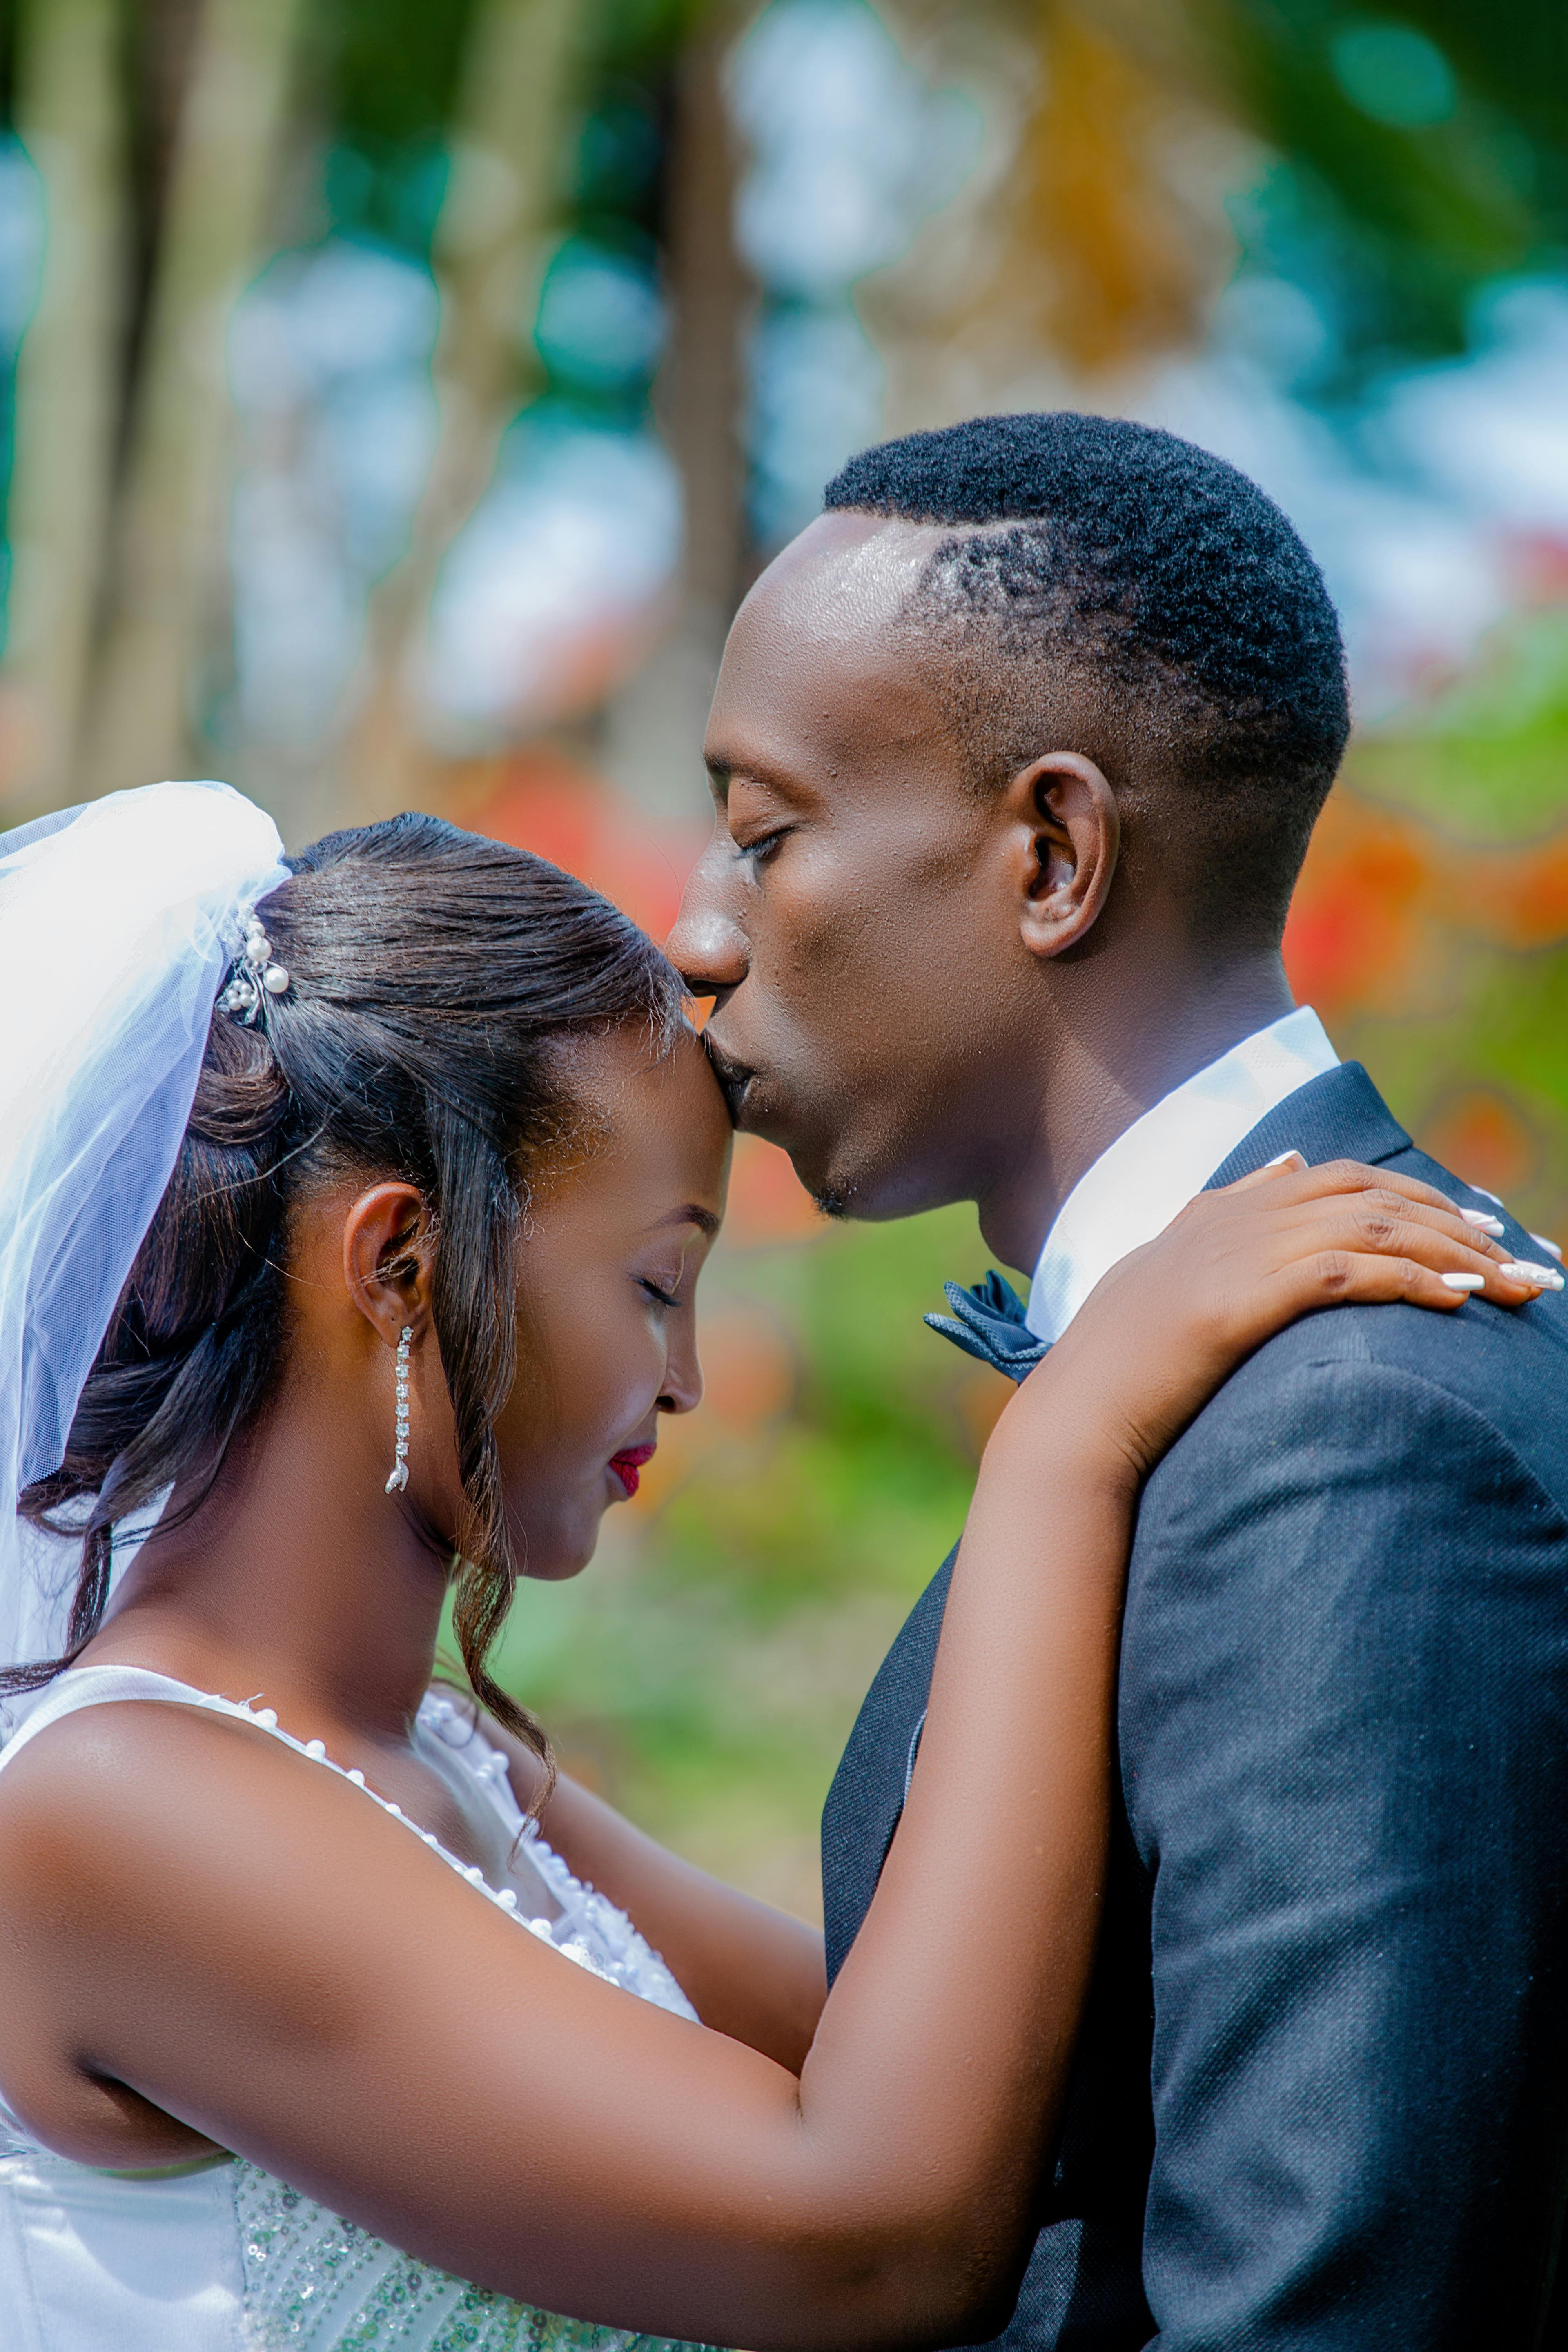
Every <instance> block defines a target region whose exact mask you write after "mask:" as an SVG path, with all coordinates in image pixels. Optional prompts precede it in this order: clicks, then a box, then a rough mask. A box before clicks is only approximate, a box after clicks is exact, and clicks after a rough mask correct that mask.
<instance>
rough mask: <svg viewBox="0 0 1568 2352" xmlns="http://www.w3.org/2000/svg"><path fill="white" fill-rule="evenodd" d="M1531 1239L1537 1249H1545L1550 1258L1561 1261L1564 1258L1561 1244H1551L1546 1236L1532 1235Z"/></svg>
mask: <svg viewBox="0 0 1568 2352" xmlns="http://www.w3.org/2000/svg"><path fill="white" fill-rule="evenodd" d="M1530 1238H1531V1241H1532V1242H1533V1243H1534V1244H1535V1246H1536V1248H1537V1249H1543V1250H1544V1251H1545V1252H1546V1255H1547V1256H1548V1257H1554V1258H1559V1259H1560V1258H1561V1257H1562V1255H1563V1250H1562V1245H1561V1244H1560V1243H1557V1242H1549V1241H1548V1240H1547V1238H1546V1235H1545V1234H1531V1236H1530Z"/></svg>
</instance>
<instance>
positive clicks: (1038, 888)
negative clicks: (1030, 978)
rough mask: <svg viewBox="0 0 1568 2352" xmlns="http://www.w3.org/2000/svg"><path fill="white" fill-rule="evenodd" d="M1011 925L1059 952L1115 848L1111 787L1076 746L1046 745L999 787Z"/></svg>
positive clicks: (1096, 901)
mask: <svg viewBox="0 0 1568 2352" xmlns="http://www.w3.org/2000/svg"><path fill="white" fill-rule="evenodd" d="M1001 814H1002V820H1003V824H1004V825H1005V828H1006V831H1007V835H1008V840H1009V851H1010V856H1011V859H1012V863H1013V866H1014V869H1015V873H1016V884H1017V899H1018V928H1019V931H1020V933H1021V936H1022V938H1023V941H1024V945H1025V946H1026V948H1027V949H1028V950H1029V951H1030V953H1031V954H1032V955H1037V956H1058V955H1060V954H1062V953H1063V952H1064V950H1066V949H1068V948H1070V947H1074V946H1076V945H1077V943H1078V941H1079V940H1081V939H1082V938H1083V937H1084V935H1085V933H1086V932H1087V931H1088V930H1089V927H1090V925H1091V924H1092V923H1093V922H1094V920H1095V919H1096V917H1097V916H1098V915H1099V913H1100V908H1102V907H1103V906H1104V904H1105V901H1106V898H1108V896H1109V895H1110V884H1111V878H1112V877H1113V876H1114V874H1115V872H1116V861H1117V858H1118V856H1120V854H1121V812H1120V810H1119V809H1118V808H1117V805H1116V795H1115V793H1113V792H1112V791H1111V789H1110V785H1109V784H1108V783H1107V782H1106V781H1105V777H1104V775H1103V774H1102V772H1100V769H1099V768H1097V767H1096V766H1095V764H1094V761H1092V760H1086V759H1085V758H1084V756H1083V754H1082V753H1081V752H1080V751H1047V752H1046V753H1045V754H1044V756H1043V757H1042V758H1040V759H1038V760H1032V761H1030V763H1029V765H1028V766H1027V767H1026V768H1020V769H1019V771H1018V772H1017V774H1016V776H1014V777H1013V778H1012V779H1011V780H1010V781H1009V782H1008V783H1007V784H1006V785H1005V787H1004V790H1003V805H1002V811H1001Z"/></svg>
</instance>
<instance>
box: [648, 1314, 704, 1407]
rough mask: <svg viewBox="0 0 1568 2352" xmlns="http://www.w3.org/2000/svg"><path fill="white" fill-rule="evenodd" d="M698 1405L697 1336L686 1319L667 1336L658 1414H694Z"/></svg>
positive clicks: (699, 1372) (699, 1384) (686, 1317)
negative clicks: (666, 1353) (668, 1338)
mask: <svg viewBox="0 0 1568 2352" xmlns="http://www.w3.org/2000/svg"><path fill="white" fill-rule="evenodd" d="M701 1402H702V1366H701V1365H700V1362H699V1361H698V1358H697V1332H696V1329H695V1327H694V1325H693V1323H692V1320H691V1318H690V1317H689V1315H688V1316H683V1317H682V1318H680V1321H679V1324H678V1325H677V1326H676V1327H675V1328H674V1329H673V1330H672V1331H671V1334H670V1342H669V1354H668V1359H667V1360H666V1362H665V1368H664V1386H663V1388H662V1389H661V1390H660V1391H659V1398H658V1409H659V1411H660V1412H696V1410H697V1408H698V1406H699V1405H700V1403H701Z"/></svg>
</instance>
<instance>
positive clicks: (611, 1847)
mask: <svg viewBox="0 0 1568 2352" xmlns="http://www.w3.org/2000/svg"><path fill="white" fill-rule="evenodd" d="M483 1722H484V1734H485V1738H487V1739H489V1740H490V1741H491V1742H493V1744H494V1745H495V1746H497V1747H499V1748H504V1749H505V1750H506V1753H507V1757H508V1759H509V1761H510V1769H511V1778H512V1783H513V1786H514V1787H515V1789H516V1790H517V1791H518V1795H519V1798H520V1801H521V1802H522V1803H523V1804H526V1803H527V1802H528V1799H529V1794H530V1792H531V1790H532V1789H533V1787H534V1785H535V1776H536V1775H537V1773H538V1769H539V1762H538V1759H537V1758H536V1757H535V1756H534V1755H533V1753H532V1752H531V1749H529V1748H525V1747H524V1746H523V1744H522V1742H521V1739H518V1738H514V1737H513V1735H512V1734H511V1733H510V1732H508V1731H506V1730H505V1729H504V1728H503V1727H501V1726H500V1724H498V1723H497V1722H495V1721H494V1719H493V1718H492V1717H489V1716H487V1717H484V1718H483ZM540 1826H541V1828H542V1831H543V1833H544V1835H545V1836H546V1838H548V1840H549V1841H550V1843H551V1844H552V1846H553V1847H554V1849H555V1851H556V1853H559V1854H560V1855H561V1856H562V1858H563V1861H564V1862H565V1863H566V1864H567V1867H568V1868H569V1869H570V1870H572V1871H573V1872H574V1874H576V1876H577V1877H579V1878H581V1879H583V1880H584V1881H585V1883H586V1884H588V1885H592V1886H597V1887H598V1888H600V1889H601V1891H602V1892H603V1893H605V1895H608V1896H609V1897H610V1900H611V1901H612V1902H613V1903H617V1904H619V1906H620V1907H621V1909H622V1910H623V1911H625V1912H626V1914H627V1916H628V1917H630V1918H633V1919H635V1920H636V1921H637V1926H638V1927H639V1928H640V1929H641V1930H642V1932H643V1934H644V1935H645V1936H646V1937H647V1940H648V1942H649V1943H650V1944H652V1945H653V1947H654V1948H655V1950H656V1951H658V1953H659V1954H660V1956H661V1957H662V1958H663V1959H664V1960H665V1961H666V1963H667V1964H668V1967H669V1969H670V1970H671V1973H672V1974H673V1975H674V1977H675V1979H676V1981H677V1983H678V1984H679V1986H680V1989H681V1990H682V1991H683V1992H684V1993H685V1995H686V1997H687V1999H688V2000H689V2001H690V2003H691V2006H692V2007H693V2009H695V2011H697V2014H698V2016H699V2017H700V2019H701V2020H702V2022H703V2024H704V2025H710V2026H711V2027H712V2028H713V2029H714V2031H715V2032H718V2033H727V2034H729V2035H731V2037H732V2038H733V2039H734V2040H735V2041H737V2042H746V2043H748V2044H749V2045H750V2047H751V2048H752V2049H753V2050H760V2051H761V2052H762V2053H763V2055H764V2056H765V2057H769V2058H774V2059H776V2060H777V2061H778V2063H779V2064H780V2065H781V2066H787V2067H788V2068H789V2070H790V2072H791V2074H799V2072H800V2070H801V2068H802V2066H803V2065H804V2064H805V2053H806V2052H807V2051H808V2050H809V2049H810V2047H811V2038H812V2035H813V2034H814V2033H815V2032H816V2023H817V2020H818V2018H819V2017H820V2016H821V2014H822V2004H823V2002H824V2000H826V1997H827V1971H826V1965H825V1962H824V1959H823V1948H822V1937H821V1936H820V1934H819V1933H818V1932H817V1930H816V1928H815V1927H807V1926H806V1925H805V1921H804V1920H801V1919H795V1918H792V1917H791V1916H790V1915H789V1914H788V1913H787V1912H785V1911H778V1910H775V1909H774V1908H773V1905H772V1904H769V1903H761V1902H758V1901H757V1899H756V1898H755V1896H753V1895H742V1892H741V1890H740V1888H739V1887H736V1886H726V1885H725V1884H724V1882H723V1881H722V1879H719V1878H715V1877H713V1876H712V1875H711V1874H710V1873H709V1872H708V1871H706V1870H700V1869H699V1868H698V1867H697V1864H695V1863H691V1862H687V1861H685V1860H684V1859H683V1858H682V1857H681V1856H680V1855H679V1854H677V1853H671V1852H670V1851H669V1848H668V1846H662V1845H660V1844H659V1843H658V1841H657V1839H654V1838H651V1837H649V1836H647V1833H646V1832H644V1831H642V1830H639V1829H637V1828H636V1827H635V1826H634V1824H633V1823H632V1822H628V1821H627V1820H626V1817H625V1815H624V1814H621V1813H618V1812H616V1810H615V1808H614V1807H613V1806H611V1805H607V1804H605V1802H604V1801H603V1800H602V1799H601V1798H598V1797H595V1796H594V1795H593V1794H592V1793H591V1792H590V1791H589V1790H586V1789H584V1788H580V1787H579V1786H578V1785H577V1783H576V1782H575V1781H574V1780H570V1779H569V1778H568V1777H567V1776H566V1775H565V1774H564V1773H563V1775H562V1776H561V1778H560V1780H558V1781H557V1782H556V1784H555V1790H554V1793H553V1795H552V1797H551V1800H550V1802H549V1804H548V1805H547V1806H546V1808H545V1811H544V1816H543V1819H542V1822H541V1824H540Z"/></svg>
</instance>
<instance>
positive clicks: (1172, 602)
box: [826, 411, 1350, 945]
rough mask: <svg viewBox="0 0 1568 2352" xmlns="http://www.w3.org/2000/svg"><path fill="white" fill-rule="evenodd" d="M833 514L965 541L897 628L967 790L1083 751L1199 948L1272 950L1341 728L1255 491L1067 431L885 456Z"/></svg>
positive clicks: (1078, 422)
mask: <svg viewBox="0 0 1568 2352" xmlns="http://www.w3.org/2000/svg"><path fill="white" fill-rule="evenodd" d="M826 506H827V507H828V508H829V509H847V510H850V511H854V512H858V513H863V514H868V515H879V516H884V517H887V518H889V519H897V520H903V521H907V522H912V523H923V524H937V525H945V526H949V527H951V536H949V537H946V538H944V539H943V540H942V541H941V543H940V544H939V545H938V546H937V548H936V549H935V551H934V552H933V553H932V554H931V558H930V560H929V562H927V564H926V566H925V568H924V571H923V572H922V574H921V580H920V583H919V585H918V587H917V589H916V591H915V593H914V595H913V597H912V598H911V599H910V604H909V605H908V607H907V608H906V611H905V613H904V615H903V619H904V622H905V624H906V625H908V626H909V628H910V631H911V633H912V635H913V637H914V639H915V642H916V646H917V648H918V649H920V650H923V651H926V652H928V653H935V654H936V655H937V656H938V662H937V676H936V680H935V682H936V683H937V685H938V688H939V690H940V691H941V693H942V697H943V698H944V700H945V702H946V704H947V707H948V709H949V710H950V713H951V715H952V719H953V722H954V726H955V729H956V730H957V733H958V737H959V740H960V744H961V746H962V749H963V758H964V761H965V765H966V768H967V770H968V772H969V773H970V775H971V778H972V780H973V782H975V783H976V784H978V785H982V786H986V787H989V786H993V785H996V784H999V783H1002V782H1005V781H1006V779H1007V778H1008V777H1009V776H1012V775H1015V774H1016V773H1017V772H1019V770H1020V769H1021V768H1023V767H1025V766H1026V765H1027V764H1028V762H1029V761H1030V760H1031V759H1034V758H1037V757H1038V756H1039V754H1040V753H1042V752H1044V751H1083V752H1086V753H1088V754H1089V756H1091V757H1093V758H1095V759H1096V760H1097V761H1098V762H1099V764H1100V766H1101V767H1103V768H1104V770H1105V772H1106V774H1107V776H1108V777H1109V778H1110V782H1111V783H1112V785H1113V786H1114V787H1115V789H1116V792H1117V795H1118V798H1119V800H1120V801H1121V804H1122V807H1123V810H1124V812H1125V813H1126V814H1127V815H1128V816H1129V817H1130V818H1131V821H1132V822H1131V826H1130V831H1129V838H1128V851H1129V853H1130V854H1131V856H1132V857H1137V856H1139V855H1140V854H1141V851H1142V849H1143V848H1144V847H1145V846H1146V849H1147V852H1148V854H1149V855H1150V856H1152V858H1156V859H1158V861H1159V863H1160V866H1161V867H1162V869H1163V872H1164V873H1165V874H1166V875H1167V876H1168V877H1169V878H1170V880H1171V882H1172V884H1173V887H1175V888H1176V890H1177V891H1178V892H1179V893H1180V895H1181V897H1182V898H1183V899H1184V902H1185V904H1186V906H1187V908H1188V912H1189V917H1190V919H1191V921H1192V923H1193V925H1194V928H1195V929H1198V930H1200V931H1201V932H1202V933H1203V934H1205V936H1206V937H1207V938H1209V939H1210V940H1213V941H1214V942H1215V944H1216V945H1217V944H1220V943H1222V942H1224V941H1236V942H1240V941H1243V940H1247V941H1251V940H1254V939H1263V940H1277V939H1278V937H1279V932H1280V930H1281V929H1282V928H1283V925H1284V919H1285V912H1286V908H1287V907H1288V905H1289V897H1290V891H1291V888H1292V887H1293V885H1294V883H1295V879H1296V876H1297V874H1298V872H1299V871H1300V864H1301V860H1302V858H1303V856H1305V855H1306V848H1307V842H1308V838H1309V836H1310V833H1311V829H1312V825H1313V823H1314V821H1315V819H1316V817H1317V814H1318V812H1319V810H1320V809H1321V806H1322V803H1323V801H1324V800H1325V798H1326V797H1327V794H1328V792H1329V788H1330V786H1331V783H1332V782H1333V780H1334V774H1335V772H1336V770H1337V768H1338V766H1339V762H1340V759H1341V756H1342V753H1343V751H1344V745H1345V739H1346V736H1347V734H1348V732H1349V728H1350V711H1349V703H1348V697H1347V692H1346V686H1345V669H1344V650H1343V646H1342V641H1341V636H1340V628H1339V622H1338V619H1337V617H1336V614H1335V612H1334V608H1333V604H1332V603H1331V600H1330V597H1329V593H1328V590H1327V588H1326V587H1325V586H1324V583H1323V578H1322V574H1321V572H1320V571H1319V570H1318V567H1317V565H1316V564H1315V563H1314V562H1313V561H1312V558H1311V556H1310V554H1309V553H1308V551H1307V550H1306V548H1305V547H1304V546H1303V544H1302V542H1301V541H1300V537H1299V536H1298V535H1297V533H1296V531H1295V530H1293V529H1292V527H1291V525H1290V524H1289V521H1288V520H1286V518H1285V516H1284V515H1283V514H1281V512H1280V511H1279V508H1278V507H1277V506H1276V505H1275V504H1274V502H1273V500H1272V499H1268V498H1266V497H1265V495H1264V493H1263V492H1262V491H1261V490H1260V489H1259V488H1258V486H1257V484H1256V483H1255V482H1251V481H1249V480H1248V479H1247V477H1246V475H1245V474H1241V473H1238V472H1237V469H1236V467H1234V466H1229V465H1226V462H1225V461H1224V459H1223V458H1220V457H1213V456H1211V455H1210V453H1209V452H1208V451H1207V450H1205V449H1200V448H1197V447H1196V446H1194V444H1193V443H1192V442H1190V441H1182V440H1179V439H1177V438H1176V436H1174V435H1173V434H1170V433H1162V432H1158V431H1156V430H1154V429H1153V428H1152V427H1151V426H1149V425H1132V424H1128V423H1126V422H1124V421H1122V420H1121V419H1118V418H1114V417H1106V416H1084V415H1077V414H1076V413H1073V412H1071V411H1065V412H1062V413H1060V414H1057V415H1020V416H980V417H974V418H973V419H971V420H970V421H969V422H968V423H967V424H963V425H949V426H947V427H945V428H944V429H943V430H942V431H940V432H931V433H910V434H908V435H906V436H904V437H903V438H902V439H900V440H897V441H887V442H884V443H882V444H881V445H880V446H879V447H877V448H874V449H867V450H863V451H862V452H861V454H860V455H859V456H858V457H852V458H851V459H850V461H849V463H848V464H847V466H846V467H844V469H843V471H842V472H841V473H839V474H838V475H837V476H836V477H835V478H834V479H833V480H832V481H831V482H830V483H829V484H828V486H827V489H826ZM1075 730H1076V739H1075Z"/></svg>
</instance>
